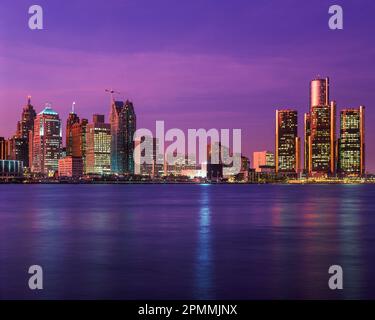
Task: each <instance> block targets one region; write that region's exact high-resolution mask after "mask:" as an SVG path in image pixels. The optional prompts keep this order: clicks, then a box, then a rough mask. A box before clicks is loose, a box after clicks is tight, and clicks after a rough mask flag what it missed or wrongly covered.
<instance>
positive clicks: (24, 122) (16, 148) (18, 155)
mask: <svg viewBox="0 0 375 320" xmlns="http://www.w3.org/2000/svg"><path fill="white" fill-rule="evenodd" d="M35 117H36V113H35V110H34V107H33V106H32V105H31V96H28V97H27V104H26V105H25V106H24V107H23V110H22V116H21V120H20V121H18V123H17V131H16V134H15V135H14V136H13V137H12V138H11V139H10V142H9V143H10V149H11V150H10V153H11V158H12V159H13V160H19V161H22V162H23V165H24V167H29V162H30V161H29V147H30V143H31V141H29V133H30V131H32V130H33V129H34V120H35Z"/></svg>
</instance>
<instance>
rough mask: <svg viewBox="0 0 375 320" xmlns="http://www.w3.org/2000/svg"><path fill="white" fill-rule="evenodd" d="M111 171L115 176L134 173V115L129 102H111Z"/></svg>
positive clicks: (131, 104) (132, 107)
mask: <svg viewBox="0 0 375 320" xmlns="http://www.w3.org/2000/svg"><path fill="white" fill-rule="evenodd" d="M110 124H111V136H112V142H111V170H112V173H115V174H124V173H134V158H133V157H134V141H133V136H134V133H135V130H136V115H135V112H134V106H133V103H132V102H130V101H129V100H127V101H125V102H122V101H114V100H113V101H112V105H111V113H110Z"/></svg>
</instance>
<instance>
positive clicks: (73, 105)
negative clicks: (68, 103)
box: [71, 101, 76, 113]
mask: <svg viewBox="0 0 375 320" xmlns="http://www.w3.org/2000/svg"><path fill="white" fill-rule="evenodd" d="M75 105H76V102H75V101H73V103H72V112H71V113H74V107H75Z"/></svg>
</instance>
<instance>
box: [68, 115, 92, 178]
mask: <svg viewBox="0 0 375 320" xmlns="http://www.w3.org/2000/svg"><path fill="white" fill-rule="evenodd" d="M87 124H88V120H87V119H82V120H81V121H80V122H77V123H74V124H73V126H72V128H71V131H72V156H73V157H76V158H82V163H83V172H85V168H86V126H87Z"/></svg>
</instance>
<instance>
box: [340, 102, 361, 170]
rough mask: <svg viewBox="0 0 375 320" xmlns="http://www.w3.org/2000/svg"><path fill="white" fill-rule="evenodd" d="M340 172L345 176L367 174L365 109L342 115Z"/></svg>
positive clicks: (352, 109) (349, 110)
mask: <svg viewBox="0 0 375 320" xmlns="http://www.w3.org/2000/svg"><path fill="white" fill-rule="evenodd" d="M338 172H339V174H340V175H344V176H361V175H363V174H365V107H364V106H360V107H359V108H350V109H344V110H342V111H341V113H340V139H339V144H338Z"/></svg>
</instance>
